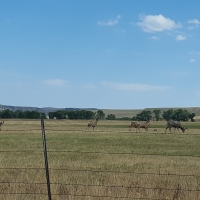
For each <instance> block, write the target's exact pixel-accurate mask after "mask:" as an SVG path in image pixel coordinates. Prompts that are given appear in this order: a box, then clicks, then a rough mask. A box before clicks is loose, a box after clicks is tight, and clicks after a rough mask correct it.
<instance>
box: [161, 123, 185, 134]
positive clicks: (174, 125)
mask: <svg viewBox="0 0 200 200" xmlns="http://www.w3.org/2000/svg"><path fill="white" fill-rule="evenodd" d="M166 125H167V127H166V128H165V133H166V132H167V129H169V131H170V132H171V128H172V127H173V128H174V133H175V130H176V129H178V131H179V128H180V129H181V131H182V132H183V133H184V132H185V129H187V128H185V127H183V126H182V125H181V123H180V121H173V120H170V121H167V124H166Z"/></svg>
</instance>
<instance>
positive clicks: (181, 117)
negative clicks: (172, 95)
mask: <svg viewBox="0 0 200 200" xmlns="http://www.w3.org/2000/svg"><path fill="white" fill-rule="evenodd" d="M189 114H190V113H189V112H188V111H187V110H182V109H178V110H175V111H174V113H173V115H172V119H173V120H177V121H188V119H189Z"/></svg>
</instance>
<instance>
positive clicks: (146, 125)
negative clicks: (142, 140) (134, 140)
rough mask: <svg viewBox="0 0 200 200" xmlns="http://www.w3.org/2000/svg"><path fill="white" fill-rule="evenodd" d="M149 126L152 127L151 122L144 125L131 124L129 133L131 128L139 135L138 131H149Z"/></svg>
mask: <svg viewBox="0 0 200 200" xmlns="http://www.w3.org/2000/svg"><path fill="white" fill-rule="evenodd" d="M149 125H150V123H149V121H146V122H145V123H143V124H140V122H131V125H130V126H129V131H131V128H133V127H134V128H136V133H137V130H139V132H140V129H141V128H143V129H145V130H146V131H148V127H149Z"/></svg>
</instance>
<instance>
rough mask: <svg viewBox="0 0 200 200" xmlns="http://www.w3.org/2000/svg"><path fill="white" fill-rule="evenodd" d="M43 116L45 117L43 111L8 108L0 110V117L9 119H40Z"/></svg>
mask: <svg viewBox="0 0 200 200" xmlns="http://www.w3.org/2000/svg"><path fill="white" fill-rule="evenodd" d="M41 117H43V118H44V119H45V118H46V115H45V113H41V112H37V111H20V110H16V111H11V110H9V109H6V110H2V111H0V118H4V119H10V118H21V119H40V118H41Z"/></svg>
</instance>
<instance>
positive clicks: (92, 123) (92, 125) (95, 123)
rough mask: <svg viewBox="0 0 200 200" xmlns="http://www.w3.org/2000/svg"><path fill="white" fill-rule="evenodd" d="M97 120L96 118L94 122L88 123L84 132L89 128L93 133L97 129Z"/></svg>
mask: <svg viewBox="0 0 200 200" xmlns="http://www.w3.org/2000/svg"><path fill="white" fill-rule="evenodd" d="M98 120H99V119H98V118H97V119H96V121H95V122H89V123H88V125H87V127H86V130H87V129H89V128H90V127H92V128H93V131H94V128H95V127H97V122H98Z"/></svg>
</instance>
